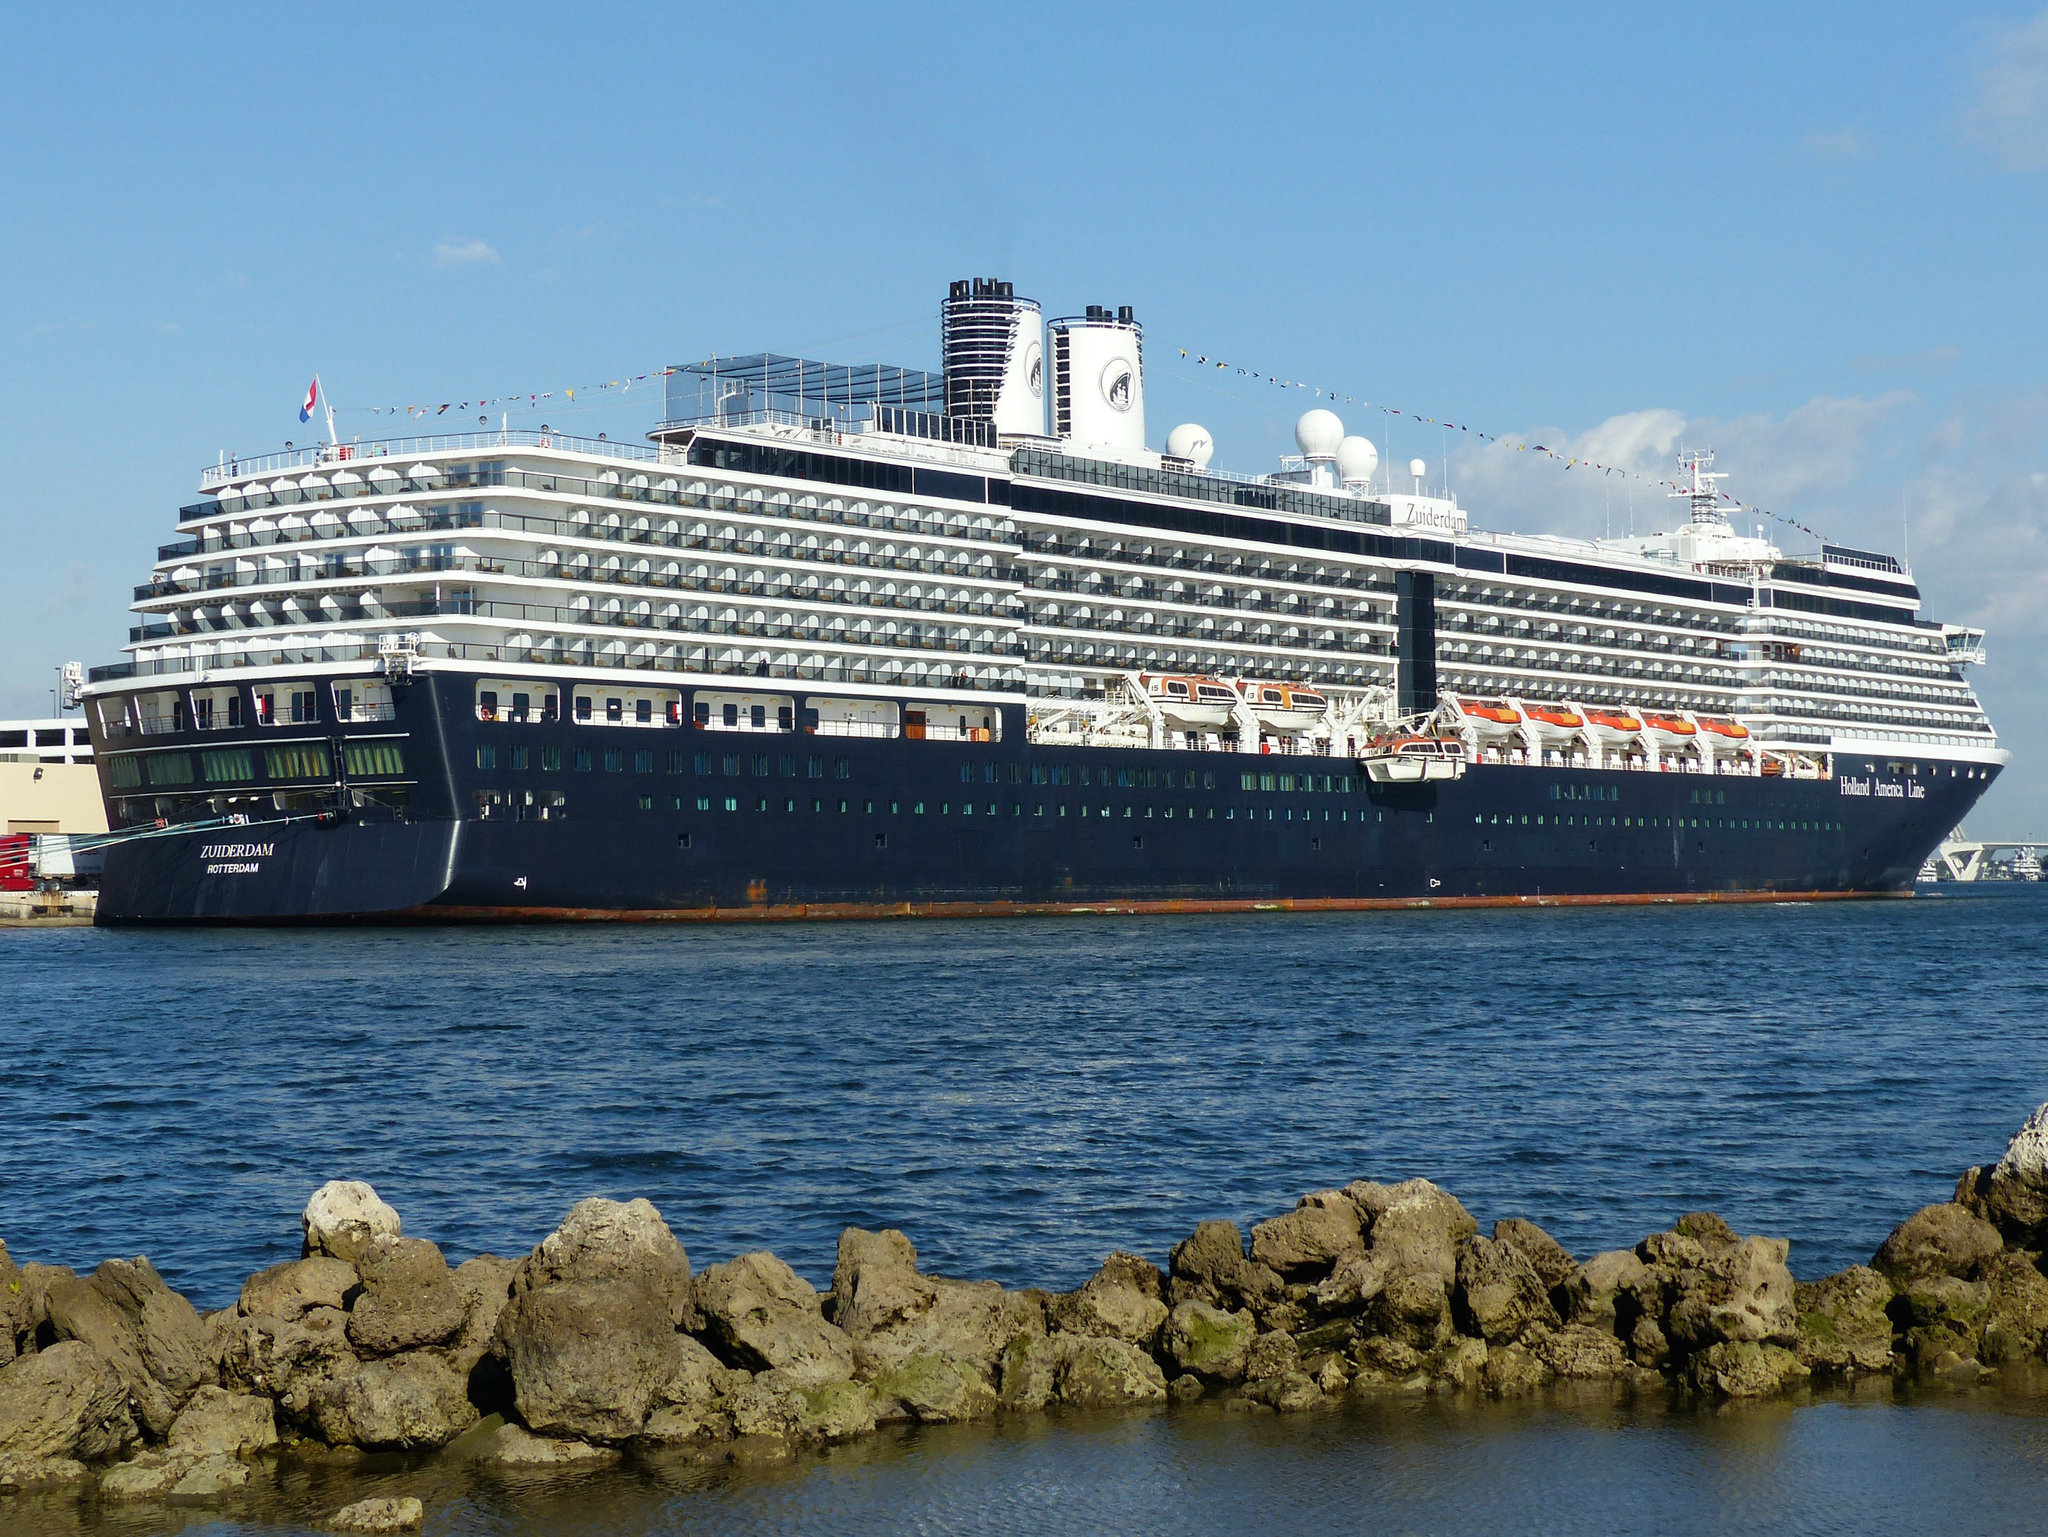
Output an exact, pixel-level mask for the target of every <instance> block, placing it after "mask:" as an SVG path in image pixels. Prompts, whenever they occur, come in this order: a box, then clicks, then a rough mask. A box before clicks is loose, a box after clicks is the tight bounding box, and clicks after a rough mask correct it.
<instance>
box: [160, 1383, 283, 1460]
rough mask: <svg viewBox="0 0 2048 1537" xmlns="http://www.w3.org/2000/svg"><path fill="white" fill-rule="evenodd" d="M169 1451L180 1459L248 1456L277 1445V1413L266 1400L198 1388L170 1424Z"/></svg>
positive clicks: (214, 1388) (215, 1389) (248, 1394)
mask: <svg viewBox="0 0 2048 1537" xmlns="http://www.w3.org/2000/svg"><path fill="white" fill-rule="evenodd" d="M169 1443H170V1449H171V1451H172V1452H174V1453H176V1454H177V1455H178V1456H181V1457H193V1458H198V1457H248V1456H253V1455H254V1454H255V1453H257V1452H260V1451H264V1450H266V1449H267V1448H269V1447H273V1446H275V1445H277V1411H276V1408H275V1407H274V1406H273V1405H272V1404H271V1402H270V1400H269V1399H267V1398H258V1397H257V1396H256V1395H254V1394H253V1393H230V1392H227V1391H225V1390H224V1389H222V1388H217V1387H202V1388H199V1389H197V1390H196V1391H195V1392H194V1393H193V1394H192V1397H191V1399H190V1400H189V1401H188V1402H187V1403H186V1405H185V1407H184V1408H183V1409H181V1410H179V1411H178V1417H177V1419H175V1420H173V1421H172V1422H171V1433H170V1437H169Z"/></svg>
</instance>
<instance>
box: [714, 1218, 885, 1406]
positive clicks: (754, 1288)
mask: <svg viewBox="0 0 2048 1537" xmlns="http://www.w3.org/2000/svg"><path fill="white" fill-rule="evenodd" d="M697 1296H698V1304H699V1306H700V1307H701V1308H702V1309H703V1312H704V1319H705V1331H706V1334H707V1336H708V1337H709V1339H710V1340H711V1342H712V1345H713V1347H714V1348H715V1349H717V1350H718V1351H719V1352H720V1353H721V1354H723V1355H724V1356H725V1358H726V1359H727V1360H729V1361H732V1362H733V1363H734V1364H736V1365H740V1366H744V1367H746V1368H748V1369H749V1370H750V1371H770V1370H779V1371H782V1372H785V1373H787V1374H788V1376H789V1377H790V1378H791V1380H793V1381H803V1382H806V1383H822V1382H833V1381H843V1380H844V1379H846V1378H849V1377H851V1376H852V1375H853V1368H854V1360H853V1343H852V1341H851V1340H849V1339H848V1338H847V1337H846V1333H845V1331H844V1330H842V1329H840V1328H838V1327H836V1326H835V1325H832V1324H829V1323H827V1322H825V1316H824V1312H823V1310H822V1308H821V1307H820V1303H819V1297H818V1294H817V1292H816V1291H814V1290H813V1289H812V1287H811V1284H810V1282H808V1281H806V1280H804V1278H803V1277H802V1276H800V1275H798V1274H797V1273H796V1272H795V1271H793V1270H791V1269H790V1268H789V1266H787V1265H785V1264H784V1263H783V1262H782V1261H781V1260H779V1259H777V1258H776V1257H775V1256H774V1255H772V1254H769V1253H766V1252H765V1251H761V1252H756V1253H753V1254H742V1255H740V1256H739V1257H738V1258H737V1259H732V1260H728V1261H727V1262H726V1263H725V1264H723V1265H713V1266H711V1267H710V1268H709V1269H707V1270H706V1271H705V1272H704V1274H703V1276H702V1277H701V1278H700V1279H699V1282H698V1287H697Z"/></svg>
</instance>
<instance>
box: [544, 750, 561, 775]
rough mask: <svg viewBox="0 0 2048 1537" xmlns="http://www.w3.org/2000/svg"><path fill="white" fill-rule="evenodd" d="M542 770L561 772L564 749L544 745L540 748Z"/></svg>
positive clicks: (546, 772)
mask: <svg viewBox="0 0 2048 1537" xmlns="http://www.w3.org/2000/svg"><path fill="white" fill-rule="evenodd" d="M540 771H541V772H542V773H543V774H559V773H560V772H561V771H562V749H561V748H559V747H543V748H542V749H541V750H540Z"/></svg>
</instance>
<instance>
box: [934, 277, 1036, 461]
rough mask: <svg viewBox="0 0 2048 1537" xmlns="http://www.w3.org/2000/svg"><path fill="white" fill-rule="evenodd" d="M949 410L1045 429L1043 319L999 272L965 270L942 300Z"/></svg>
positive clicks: (999, 425) (1020, 431)
mask: <svg viewBox="0 0 2048 1537" xmlns="http://www.w3.org/2000/svg"><path fill="white" fill-rule="evenodd" d="M939 323H940V350H941V356H942V357H943V358H944V365H945V370H946V414H947V415H948V416H964V417H969V418H971V419H973V420H975V421H979V422H989V423H992V424H993V425H994V427H995V429H996V431H997V432H998V433H999V434H1001V433H1011V434H1017V435H1021V436H1026V437H1043V436H1045V320H1044V314H1043V312H1042V311H1041V310H1040V309H1039V307H1038V304H1037V302H1036V301H1035V300H1031V299H1020V298H1018V297H1017V293H1016V288H1015V286H1014V285H1013V284H1010V283H1008V282H1005V281H1003V280H1002V279H1000V278H961V279H960V280H959V281H958V282H956V283H954V284H953V285H952V286H951V287H950V288H949V289H948V291H947V293H946V300H945V303H943V304H942V305H940V306H939Z"/></svg>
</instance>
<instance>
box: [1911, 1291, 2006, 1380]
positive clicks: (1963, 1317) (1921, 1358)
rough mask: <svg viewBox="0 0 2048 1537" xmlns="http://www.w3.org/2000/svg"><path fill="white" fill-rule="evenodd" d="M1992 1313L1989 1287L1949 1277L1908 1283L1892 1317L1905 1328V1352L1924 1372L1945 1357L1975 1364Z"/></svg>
mask: <svg viewBox="0 0 2048 1537" xmlns="http://www.w3.org/2000/svg"><path fill="white" fill-rule="evenodd" d="M1990 1310H1991V1288H1990V1287H1989V1286H1988V1285H1986V1284H1985V1283H1984V1282H1982V1281H1965V1280H1962V1279H1960V1278H1958V1277H1956V1276H1950V1275H1923V1276H1918V1277H1915V1278H1914V1279H1911V1280H1908V1281H1905V1282H1903V1283H1902V1284H1901V1285H1900V1286H1899V1288H1898V1293H1897V1295H1896V1296H1895V1297H1894V1298H1893V1301H1892V1314H1893V1316H1894V1317H1895V1318H1898V1319H1902V1320H1903V1321H1904V1323H1905V1325H1906V1331H1905V1344H1906V1349H1907V1350H1908V1351H1909V1352H1911V1354H1912V1356H1913V1360H1914V1364H1915V1365H1916V1366H1918V1367H1920V1368H1921V1369H1922V1370H1926V1369H1928V1368H1929V1367H1930V1366H1932V1365H1933V1364H1934V1363H1935V1361H1936V1360H1937V1358H1938V1357H1940V1356H1941V1355H1942V1354H1944V1353H1948V1354H1952V1355H1954V1356H1955V1357H1957V1358H1958V1359H1959V1360H1976V1359H1977V1351H1978V1345H1979V1342H1980V1340H1981V1338H1982V1336H1983V1332H1984V1325H1985V1321H1986V1319H1987V1317H1988V1315H1989V1313H1990Z"/></svg>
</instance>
